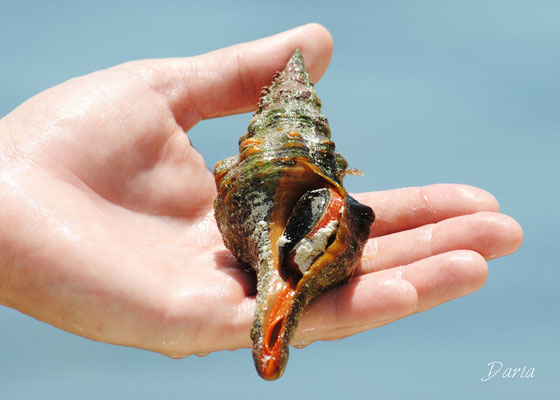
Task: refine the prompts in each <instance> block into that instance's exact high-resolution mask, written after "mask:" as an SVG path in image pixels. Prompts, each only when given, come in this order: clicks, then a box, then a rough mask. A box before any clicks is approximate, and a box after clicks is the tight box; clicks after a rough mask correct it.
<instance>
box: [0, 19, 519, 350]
mask: <svg viewBox="0 0 560 400" xmlns="http://www.w3.org/2000/svg"><path fill="white" fill-rule="evenodd" d="M296 47H299V48H300V49H301V50H302V52H303V54H304V56H305V58H306V62H307V64H308V67H309V69H310V71H311V75H312V77H313V79H315V80H318V78H319V77H320V76H321V75H322V74H323V72H324V71H325V70H326V67H327V65H328V62H329V59H330V54H331V50H332V42H331V39H330V36H329V34H328V33H327V32H326V31H325V30H324V28H322V27H320V26H318V25H308V26H304V27H301V28H297V29H294V30H292V31H288V32H285V33H283V34H280V35H277V36H274V37H270V38H267V39H262V40H259V41H256V42H252V43H247V44H243V45H238V46H234V47H231V48H227V49H223V50H219V51H216V52H213V53H209V54H206V55H203V56H199V57H194V58H190V59H167V60H147V61H137V62H131V63H127V64H123V65H120V66H117V67H114V68H110V69H107V70H104V71H99V72H96V73H93V74H91V75H88V76H84V77H81V78H77V79H73V80H70V81H68V82H66V83H64V84H62V85H59V86H57V87H54V88H52V89H49V90H47V91H45V92H43V93H41V94H39V95H37V96H35V97H34V98H32V99H30V100H28V101H27V102H26V103H24V104H22V105H21V106H20V107H18V108H17V109H16V110H14V111H13V112H12V113H11V114H9V115H8V116H6V117H5V118H4V119H2V120H1V121H0V133H1V135H0V199H1V202H2V203H1V204H2V207H1V213H2V225H1V226H0V302H1V303H2V304H4V305H7V306H10V307H13V308H15V309H17V310H20V311H22V312H24V313H26V314H29V315H31V316H33V317H35V318H38V319H41V320H43V321H46V322H48V323H50V324H52V325H55V326H57V327H60V328H62V329H65V330H67V331H69V332H73V333H76V334H79V335H82V336H85V337H89V338H92V339H96V340H100V341H104V342H109V343H115V344H122V345H127V346H135V347H139V348H145V349H149V350H153V351H157V352H161V353H164V354H167V355H169V356H172V357H181V356H185V355H188V354H193V353H207V352H211V351H216V350H222V349H234V348H239V347H248V346H250V339H249V330H250V326H251V322H252V317H253V312H254V307H255V300H254V294H255V293H254V290H255V281H254V279H255V278H254V275H253V274H251V273H248V272H245V271H243V269H242V268H240V265H239V263H238V262H237V261H236V260H235V258H233V256H232V255H231V254H230V253H229V251H227V250H226V249H225V247H224V246H223V244H222V241H221V237H220V235H219V232H218V230H217V228H216V224H215V222H214V219H213V216H212V201H213V199H214V196H215V187H214V179H213V177H212V174H211V172H210V171H208V169H207V168H206V166H205V163H204V160H203V159H202V157H201V155H200V154H199V153H198V152H197V151H196V150H194V149H193V147H191V146H190V142H189V139H188V137H187V135H185V134H184V131H188V129H189V128H191V127H192V126H193V125H195V124H196V123H197V122H198V121H199V120H201V119H203V118H212V117H217V116H222V115H228V114H233V113H238V112H245V111H249V110H250V109H251V108H252V107H253V106H254V105H255V104H256V102H257V100H258V93H259V91H260V88H261V87H262V86H264V85H266V84H268V83H269V82H270V80H271V77H272V75H273V73H274V72H275V71H276V70H279V69H281V68H282V67H283V65H284V63H285V62H286V60H287V59H288V58H289V55H290V54H291V52H292V51H293V49H294V48H296ZM356 197H357V198H358V200H360V201H362V202H364V203H366V204H368V205H370V206H371V207H372V208H374V210H375V212H376V215H377V220H376V223H375V224H374V228H373V231H372V238H371V239H370V241H369V242H368V244H367V245H366V248H365V251H364V255H363V258H362V262H361V265H360V266H359V267H358V270H357V272H356V274H355V276H354V278H353V279H352V280H351V281H350V282H349V283H347V284H346V285H343V286H341V287H339V288H337V289H334V290H332V291H330V292H328V293H326V294H325V295H323V296H321V297H320V298H318V299H317V300H316V301H315V302H313V303H312V304H311V305H310V306H309V308H308V310H307V311H306V312H305V314H304V316H303V318H302V321H301V324H300V329H299V331H298V334H297V335H296V338H295V340H294V343H295V344H298V343H300V344H302V343H308V342H310V341H313V340H318V339H337V338H341V337H344V336H348V335H351V334H354V333H357V332H360V331H363V330H366V329H370V328H373V327H376V326H380V325H383V324H386V323H389V322H391V321H394V320H396V319H398V318H402V317H404V316H406V315H409V314H411V313H414V312H418V311H422V310H425V309H428V308H431V307H433V306H435V305H437V304H440V303H442V302H444V301H448V300H450V299H453V298H456V297H459V296H462V295H465V294H467V293H470V292H472V291H474V290H476V289H478V288H480V287H481V286H482V285H483V283H484V281H485V279H486V273H487V266H486V261H485V258H486V259H488V258H494V257H499V256H502V255H506V254H509V253H512V252H513V251H515V250H516V249H517V248H518V247H519V245H520V243H521V240H522V233H521V229H520V227H519V226H518V224H517V223H516V222H515V221H514V220H512V219H511V218H509V217H507V216H505V215H503V214H499V213H498V205H497V203H496V201H495V199H494V198H493V197H492V196H491V195H490V194H488V193H486V192H484V191H482V190H480V189H476V188H472V187H466V186H459V185H434V186H429V187H425V188H408V189H402V190H396V191H387V192H376V193H366V194H358V195H356ZM312 328H313V329H312Z"/></svg>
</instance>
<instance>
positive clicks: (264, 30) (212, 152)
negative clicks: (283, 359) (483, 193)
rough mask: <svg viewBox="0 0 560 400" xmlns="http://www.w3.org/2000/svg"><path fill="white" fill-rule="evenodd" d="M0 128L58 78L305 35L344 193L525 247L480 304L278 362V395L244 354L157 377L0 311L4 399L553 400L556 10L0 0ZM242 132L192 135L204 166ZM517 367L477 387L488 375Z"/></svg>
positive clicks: (209, 129)
mask: <svg viewBox="0 0 560 400" xmlns="http://www.w3.org/2000/svg"><path fill="white" fill-rule="evenodd" d="M0 5H1V8H0V51H1V53H0V54H1V55H0V93H1V95H0V115H2V116H3V115H5V114H7V113H8V112H9V111H10V110H12V109H13V108H15V107H17V106H18V105H19V104H20V103H21V102H23V101H24V100H25V99H27V98H29V97H30V96H32V95H34V94H36V93H38V92H40V91H42V90H44V89H46V88H48V87H50V86H53V85H56V84H58V83H60V82H63V81H65V80H67V79H69V78H71V77H74V76H78V75H82V74H85V73H89V72H91V71H94V70H96V69H100V68H106V67H109V66H112V65H115V64H118V63H121V62H124V61H128V60H132V59H140V58H152V57H168V56H190V55H196V54H199V53H204V52H207V51H210V50H213V49H217V48H220V47H224V46H227V45H231V44H234V43H238V42H243V41H249V40H253V39H256V38H259V37H263V36H267V35H270V34H274V33H277V32H279V31H282V30H285V29H289V28H292V27H294V26H297V25H300V24H304V23H307V22H311V21H315V22H319V23H321V24H323V25H325V26H326V27H327V28H328V29H329V30H330V32H331V33H332V35H333V37H334V43H335V50H334V54H333V59H332V63H331V66H330V68H329V70H328V71H327V73H326V75H325V76H324V78H323V79H322V81H321V82H320V83H319V84H318V85H317V90H318V93H319V95H320V96H321V98H322V99H323V103H324V108H323V111H324V112H325V114H326V115H327V116H328V118H329V120H330V122H331V128H332V131H333V135H334V136H333V138H334V140H335V141H336V143H337V147H338V148H339V150H340V151H341V152H342V153H343V154H344V155H345V156H346V157H347V158H348V159H349V160H350V163H351V165H352V166H353V167H356V168H359V169H361V170H363V171H364V172H365V177H363V178H353V177H349V178H348V179H347V182H346V184H347V186H348V187H349V189H350V190H351V191H354V192H356V191H368V190H380V189H391V188H398V187H403V186H417V185H425V184H430V183H436V182H459V183H467V184H471V185H475V186H479V187H482V188H484V189H486V190H488V191H490V192H491V193H493V194H494V195H495V196H496V197H497V198H498V200H499V201H500V203H501V207H502V211H503V212H505V213H507V214H509V215H511V216H513V217H514V218H516V219H517V220H518V221H519V222H520V223H521V225H522V227H523V229H524V232H525V241H524V244H523V246H522V248H521V249H520V250H519V252H518V253H516V254H515V255H513V256H509V257H506V258H503V259H499V260H495V261H491V262H490V274H489V278H488V283H487V284H486V286H485V287H484V288H483V289H481V290H480V291H479V292H477V293H475V294H473V295H470V296H467V297H464V298H461V299H459V300H456V301H453V302H450V303H447V304H444V305H442V306H440V307H438V308H436V309H434V310H431V311H428V312H425V313H422V314H419V315H415V316H412V317H409V318H406V319H405V320H402V321H398V322H396V323H393V324H391V325H389V326H386V327H382V328H379V329H376V330H373V331H369V332H366V333H362V334H359V335H356V336H353V337H351V338H347V339H344V340H341V341H338V342H318V343H314V344H312V345H311V346H309V347H307V348H306V349H304V350H293V351H292V354H291V360H290V363H289V367H288V369H287V372H286V374H285V375H284V377H283V378H282V379H280V380H279V381H277V382H273V383H267V382H264V381H262V380H261V379H260V378H258V377H257V375H256V373H255V371H254V367H253V365H252V360H251V355H250V351H249V350H246V349H244V350H238V351H235V352H227V351H224V352H219V353H215V354H211V355H209V356H207V357H205V358H199V357H195V356H191V357H188V358H186V359H183V360H171V359H168V358H166V357H164V356H162V355H159V354H152V353H149V352H146V351H142V350H137V349H130V348H123V347H118V346H112V345H107V344H102V343H96V342H93V341H90V340H87V339H83V338H80V337H77V336H74V335H71V334H68V333H65V332H62V331H60V330H58V329H56V328H53V327H51V326H49V325H46V324H44V323H41V322H37V321H35V320H33V319H31V318H29V317H27V316H24V315H21V314H19V313H18V312H16V311H13V310H11V309H8V308H5V307H2V308H0V398H2V399H33V398H37V399H38V398H41V399H76V398H80V399H102V398H103V399H105V398H109V399H122V398H135V399H151V398H165V399H191V398H222V397H227V398H243V399H252V398H262V397H265V398H267V399H280V398H283V399H285V398H303V397H304V396H305V397H310V398H317V397H319V396H321V397H322V398H325V399H329V398H338V397H339V396H341V395H343V394H347V395H348V397H350V398H364V399H376V398H379V399H393V398H395V399H396V398H403V397H405V396H407V397H414V398H457V399H463V398H464V399H471V398H491V397H494V396H495V397H496V398H511V399H524V398H533V396H534V397H536V398H554V397H555V398H559V397H560V386H559V385H558V384H557V383H555V381H556V382H557V379H558V375H559V370H558V367H559V365H560V363H559V362H558V356H559V355H560V345H559V338H560V334H559V332H560V329H559V328H560V324H559V318H558V315H559V312H558V304H559V300H558V292H559V290H558V284H559V278H560V272H559V271H560V268H559V266H560V265H559V263H558V258H557V257H556V255H555V254H554V253H553V252H554V251H555V250H554V249H558V237H557V236H558V235H557V231H558V229H557V226H558V222H559V218H558V212H557V203H558V198H559V196H560V187H559V183H558V181H559V178H558V176H559V172H560V162H559V160H558V159H559V156H558V153H559V150H560V139H559V134H560V112H559V105H560V75H559V71H560V51H559V47H560V23H559V21H560V2H556V1H550V2H546V1H490V2H489V1H469V2H464V1H422V2H419V1H418V2H412V1H410V2H406V1H401V2H391V1H370V2H353V1H345V2H332V5H331V4H330V3H328V2H325V1H322V2H308V3H307V2H306V3H305V4H304V3H303V2H302V3H299V2H296V1H293V2H292V1H282V2H274V3H266V2H264V1H263V2H254V3H251V2H243V1H235V2H225V1H224V2H214V1H207V2H205V4H204V5H203V4H202V3H194V2H186V1H184V2H158V3H156V2H132V1H130V2H125V1H117V2H108V1H107V2H103V1H98V2H95V3H94V2H89V3H86V2H70V1H67V2H64V1H57V2H53V1H48V2H39V1H37V2H30V1H27V2H18V3H17V4H16V2H2V3H0ZM249 119H250V115H248V114H245V115H240V116H235V117H228V118H221V119H215V120H209V121H203V122H202V123H200V124H199V125H198V126H197V127H195V128H194V129H193V130H192V131H191V132H189V136H190V138H191V140H192V141H193V142H194V144H195V145H196V147H197V148H198V149H199V150H200V151H201V153H202V154H203V155H204V156H205V158H206V160H207V164H208V165H209V166H212V165H213V164H214V163H215V162H216V161H217V160H219V159H221V158H224V157H225V156H228V155H231V154H233V153H234V152H235V151H236V143H237V138H238V137H239V136H240V135H241V134H242V133H243V132H244V131H245V129H246V126H247V124H248V121H249ZM495 360H499V361H501V362H503V363H504V368H505V367H507V366H511V367H523V366H527V367H534V368H535V375H536V377H535V378H533V379H519V378H516V379H513V380H511V379H510V380H507V379H502V378H499V377H496V378H494V379H493V380H491V381H489V382H485V383H483V382H481V381H480V378H481V377H482V376H484V375H485V374H487V373H488V367H487V363H489V362H491V361H495Z"/></svg>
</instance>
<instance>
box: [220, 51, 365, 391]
mask: <svg viewBox="0 0 560 400" xmlns="http://www.w3.org/2000/svg"><path fill="white" fill-rule="evenodd" d="M330 136H331V133H330V128H329V123H328V120H327V118H326V117H325V116H324V115H323V114H321V101H320V99H319V97H318V96H317V93H316V92H315V89H314V86H313V83H312V81H311V78H310V76H309V73H308V71H307V69H306V68H305V64H304V60H303V56H302V54H301V52H300V51H299V50H297V49H296V50H295V51H294V53H293V55H292V57H291V58H290V60H289V61H288V63H287V65H286V67H285V68H284V70H283V71H281V72H279V73H277V74H276V75H275V77H274V80H273V82H272V84H271V85H270V86H269V87H265V88H263V90H262V92H261V99H260V101H259V104H258V109H257V111H256V112H255V114H254V116H253V119H252V120H251V122H250V123H249V128H248V130H247V133H246V134H245V135H243V136H241V138H240V139H239V155H235V156H233V157H230V158H228V159H225V160H223V161H220V162H218V163H217V164H216V166H215V168H214V174H215V180H216V187H217V190H218V195H217V197H216V200H215V202H214V211H215V217H216V221H217V224H218V228H219V230H220V232H221V233H222V237H223V239H224V244H225V245H226V247H227V248H228V249H230V250H231V251H232V253H233V254H234V255H235V256H236V257H237V258H238V259H239V260H240V261H242V262H244V263H246V264H248V265H249V266H251V268H253V269H254V270H255V271H256V273H257V307H256V310H255V319H254V322H253V328H252V331H251V338H252V340H253V358H254V361H255V366H256V368H257V372H258V373H259V375H260V376H261V377H263V378H264V379H267V380H273V379H277V378H278V377H280V376H281V375H282V373H283V372H284V369H285V366H286V363H287V361H288V354H289V344H290V341H291V340H292V338H293V336H294V335H295V332H296V329H297V324H298V321H299V317H300V315H301V313H302V311H303V309H304V307H305V306H306V305H307V304H308V303H309V302H311V301H312V300H313V299H314V298H316V297H317V296H318V295H319V294H321V293H323V292H325V291H326V290H328V289H329V288H332V287H334V286H336V285H339V284H341V283H343V282H345V281H346V280H348V279H349V278H350V276H351V275H352V272H353V270H354V268H355V266H356V264H357V263H358V261H359V258H360V256H361V252H362V249H363V246H364V244H365V242H366V241H367V239H368V237H369V230H370V227H371V224H372V223H373V220H374V214H373V211H372V209H371V208H369V207H368V206H365V205H363V204H360V203H359V202H357V201H356V200H354V199H353V198H352V197H351V196H349V195H348V193H347V192H346V190H345V189H344V187H343V186H342V180H343V177H344V175H345V174H346V173H347V163H346V160H345V159H344V157H342V155H340V154H339V153H338V152H337V151H336V150H335V145H334V143H333V142H332V141H331V140H330Z"/></svg>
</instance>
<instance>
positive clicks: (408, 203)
mask: <svg viewBox="0 0 560 400" xmlns="http://www.w3.org/2000/svg"><path fill="white" fill-rule="evenodd" d="M353 196H354V197H355V198H356V200H358V201H360V202H362V203H364V204H367V205H368V206H370V207H371V208H373V211H374V212H375V221H374V223H373V226H372V228H371V232H370V237H376V236H382V235H388V234H391V233H395V232H400V231H404V230H408V229H413V228H417V227H419V226H422V225H426V224H432V223H436V222H439V221H442V220H444V219H447V218H452V217H458V216H461V215H466V214H474V213H477V212H480V211H494V212H497V211H499V210H500V206H499V205H498V202H497V200H496V198H495V197H494V196H492V195H491V194H490V193H488V192H487V191H485V190H482V189H479V188H476V187H473V186H468V185H457V184H437V185H429V186H423V187H410V188H403V189H395V190H386V191H380V192H369V193H359V194H355V195H353Z"/></svg>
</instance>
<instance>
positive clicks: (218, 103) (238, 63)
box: [126, 24, 332, 130]
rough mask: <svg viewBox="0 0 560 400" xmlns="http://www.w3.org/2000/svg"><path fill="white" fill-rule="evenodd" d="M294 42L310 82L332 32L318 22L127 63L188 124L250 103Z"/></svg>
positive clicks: (323, 65) (320, 68)
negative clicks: (228, 44) (215, 46)
mask: <svg viewBox="0 0 560 400" xmlns="http://www.w3.org/2000/svg"><path fill="white" fill-rule="evenodd" d="M296 48H299V49H300V51H301V52H302V53H303V56H304V59H305V63H306V66H307V68H308V70H309V72H310V74H311V78H312V79H313V81H314V82H316V81H318V80H319V78H320V77H321V76H322V75H323V73H324V72H325V70H326V69H327V66H328V64H329V61H330V58H331V53H332V38H331V36H330V34H329V32H328V31H327V30H326V29H325V28H324V27H323V26H321V25H319V24H308V25H304V26H300V27H297V28H294V29H291V30H288V31H285V32H282V33H279V34H277V35H273V36H269V37H267V38H263V39H259V40H255V41H252V42H247V43H242V44H237V45H234V46H231V47H227V48H224V49H220V50H216V51H213V52H210V53H207V54H203V55H200V56H196V57H189V58H169V59H161V60H143V61H139V62H133V63H129V64H128V65H127V66H126V67H127V68H133V69H136V70H137V71H139V72H140V73H141V75H142V76H143V77H144V78H145V79H146V80H147V81H148V83H149V84H150V86H152V87H153V88H155V89H156V90H157V91H159V92H161V93H162V94H163V95H164V97H165V99H166V101H167V102H168V104H169V107H170V109H171V110H172V112H173V114H174V115H175V119H176V120H177V122H178V123H179V124H180V125H181V126H182V127H183V129H184V130H188V129H189V128H190V127H192V126H193V125H194V124H196V123H197V122H198V121H199V120H201V119H206V118H213V117H219V116H223V115H230V114H236V113H241V112H247V111H250V110H252V109H254V108H255V106H256V104H257V102H258V99H259V93H260V91H261V89H262V87H263V86H266V85H268V84H270V82H271V79H272V76H273V75H274V73H275V72H276V71H279V70H281V69H282V68H283V67H284V65H285V64H286V62H287V61H288V59H289V58H290V56H291V54H292V53H293V51H294V50H295V49H296Z"/></svg>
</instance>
